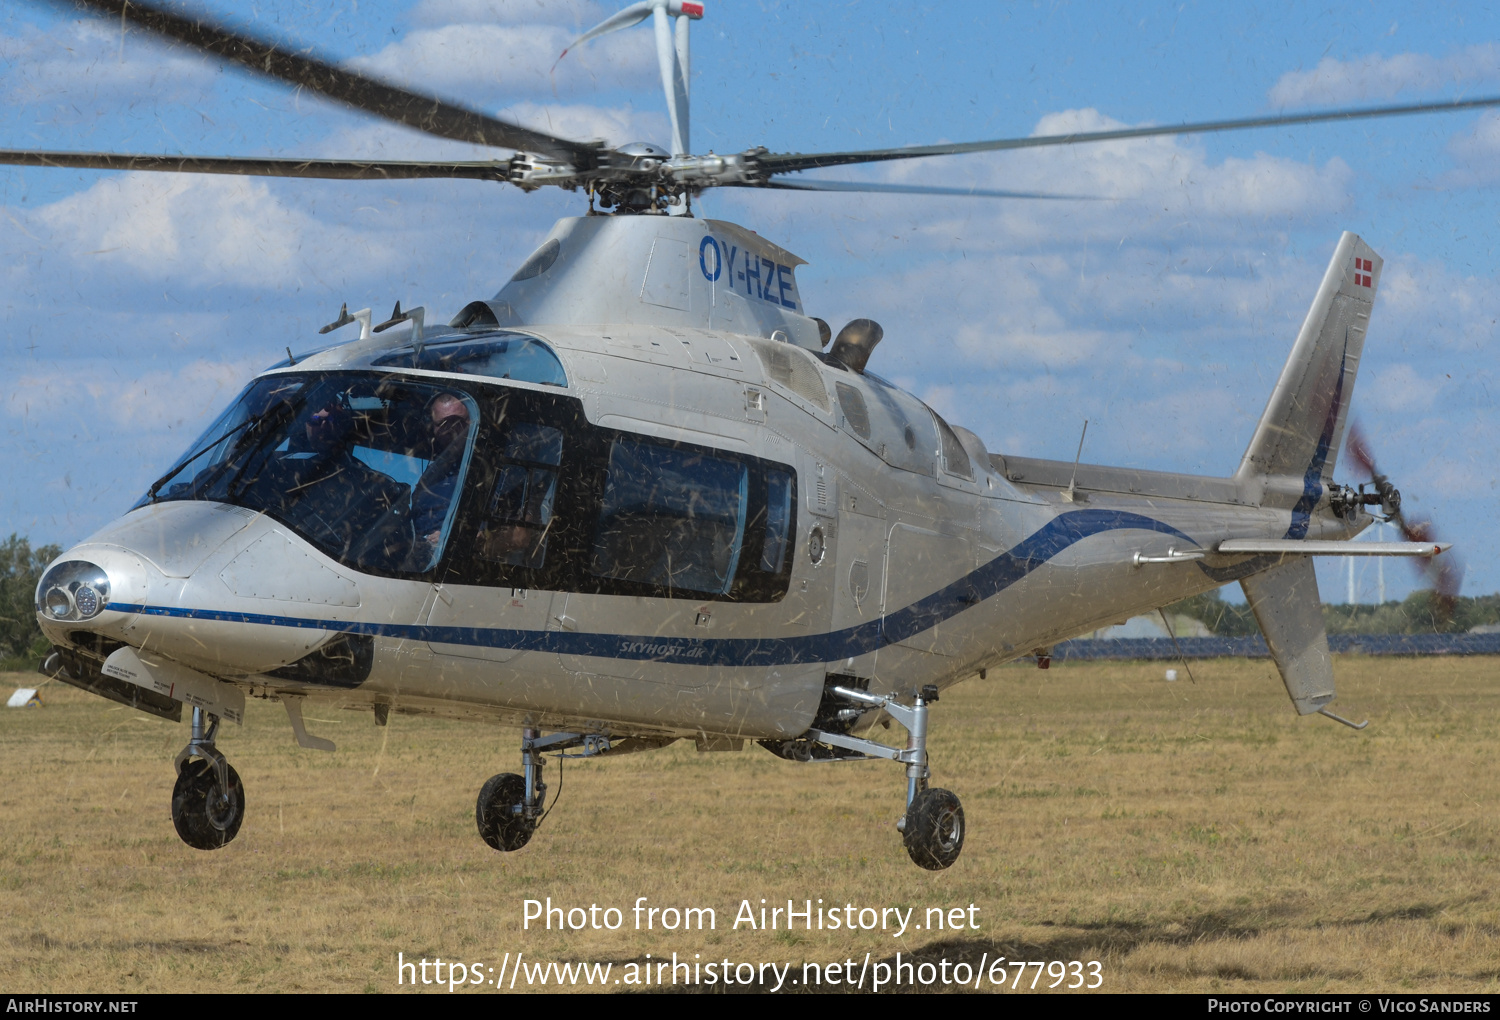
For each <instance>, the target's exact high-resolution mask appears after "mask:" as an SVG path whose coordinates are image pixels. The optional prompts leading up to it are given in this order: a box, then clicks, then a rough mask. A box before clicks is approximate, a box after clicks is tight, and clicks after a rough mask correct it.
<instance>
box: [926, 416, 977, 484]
mask: <svg viewBox="0 0 1500 1020" xmlns="http://www.w3.org/2000/svg"><path fill="white" fill-rule="evenodd" d="M932 417H933V419H934V420H935V421H936V422H937V427H938V435H939V436H940V437H942V442H943V470H944V471H946V472H948V473H949V474H950V475H958V476H959V477H960V478H973V477H974V465H973V464H971V463H970V462H969V451H967V450H965V449H964V444H963V443H962V442H961V441H960V440H959V438H958V435H957V434H956V433H955V432H954V431H953V429H952V428H951V427H950V426H949V425H948V423H947V422H945V421H943V419H942V416H941V415H939V414H937V413H934V414H933V416H932Z"/></svg>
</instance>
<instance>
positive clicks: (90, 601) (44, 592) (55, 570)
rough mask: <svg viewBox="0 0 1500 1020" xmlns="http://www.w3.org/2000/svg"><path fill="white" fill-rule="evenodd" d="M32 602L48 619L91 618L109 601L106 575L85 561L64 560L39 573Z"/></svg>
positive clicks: (71, 619) (100, 568) (75, 620)
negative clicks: (40, 577) (40, 574)
mask: <svg viewBox="0 0 1500 1020" xmlns="http://www.w3.org/2000/svg"><path fill="white" fill-rule="evenodd" d="M36 603H37V606H38V608H39V611H40V612H41V613H42V614H43V615H44V616H46V618H47V619H49V620H56V621H60V622H69V623H76V622H82V621H84V620H92V619H93V618H94V617H96V616H98V615H99V613H100V612H101V611H102V610H103V609H104V607H105V606H106V605H107V604H108V603H109V575H108V574H106V573H105V572H104V568H103V567H100V566H97V565H96V564H93V563H90V562H88V561H87V560H64V561H63V562H62V563H58V564H56V565H55V566H53V567H52V568H51V569H50V570H48V571H47V572H46V573H45V574H43V575H42V581H41V583H40V584H38V585H37V586H36Z"/></svg>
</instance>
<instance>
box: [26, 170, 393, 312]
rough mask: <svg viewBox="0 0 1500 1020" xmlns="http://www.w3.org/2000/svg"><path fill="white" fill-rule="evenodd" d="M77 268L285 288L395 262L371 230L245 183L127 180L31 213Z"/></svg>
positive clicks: (144, 176) (166, 177) (151, 177)
mask: <svg viewBox="0 0 1500 1020" xmlns="http://www.w3.org/2000/svg"><path fill="white" fill-rule="evenodd" d="M31 216H32V218H33V220H34V221H35V222H37V223H39V224H41V225H43V226H45V227H47V228H50V230H51V231H52V237H51V238H50V246H51V247H52V249H53V250H54V251H60V252H62V253H64V254H65V255H67V256H68V257H70V258H72V259H73V260H74V261H75V262H78V263H80V264H84V265H88V266H91V267H92V268H94V269H95V270H98V269H99V268H101V267H108V268H110V269H113V270H115V271H124V272H125V273H126V274H128V275H135V276H140V277H146V278H160V277H163V276H165V277H170V278H173V279H177V280H181V281H184V282H185V283H188V284H192V285H195V286H208V285H215V284H225V285H230V286H243V287H282V286H287V285H292V284H295V283H297V282H298V281H299V280H300V279H302V278H303V277H304V276H307V275H309V274H310V273H313V272H316V271H317V270H318V269H319V267H320V266H321V265H323V264H325V263H332V264H333V265H335V266H342V267H347V266H350V265H358V266H360V267H362V268H363V269H364V271H366V272H371V271H376V270H378V269H379V268H381V267H385V266H389V265H391V264H392V261H393V255H394V253H393V252H392V250H391V249H390V247H389V246H388V245H387V243H386V242H385V240H384V239H383V238H382V237H381V235H380V234H379V233H377V232H374V231H370V232H356V231H351V230H348V229H347V228H342V227H339V226H337V225H330V224H327V223H323V222H320V221H319V220H317V219H315V218H314V217H312V216H311V215H310V214H309V213H308V212H306V211H305V210H304V209H302V208H298V207H296V206H293V205H289V204H286V203H283V202H282V201H280V200H279V199H278V198H277V197H276V196H275V195H273V194H272V193H271V190H270V187H269V185H267V184H266V182H264V181H259V180H252V179H249V178H244V177H214V176H201V177H200V176H192V175H187V174H152V173H131V174H123V175H119V176H110V177H106V178H103V179H102V180H100V181H99V182H98V183H97V184H95V185H93V186H92V187H90V188H88V189H87V190H86V191H82V192H79V193H77V194H74V195H70V196H68V197H66V198H63V199H61V200H59V201H57V202H54V203H52V204H51V205H49V206H46V207H44V208H42V209H40V210H37V211H35V212H33V213H32V214H31Z"/></svg>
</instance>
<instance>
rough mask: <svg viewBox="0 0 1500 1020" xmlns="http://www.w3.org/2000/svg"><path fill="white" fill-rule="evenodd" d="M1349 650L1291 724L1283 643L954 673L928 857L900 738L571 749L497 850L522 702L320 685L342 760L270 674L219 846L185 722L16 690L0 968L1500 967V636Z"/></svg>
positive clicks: (198, 974) (1405, 986) (937, 751)
mask: <svg viewBox="0 0 1500 1020" xmlns="http://www.w3.org/2000/svg"><path fill="white" fill-rule="evenodd" d="M1337 668H1338V674H1339V683H1340V690H1341V692H1342V694H1341V697H1340V700H1339V702H1338V704H1337V706H1336V708H1338V709H1340V710H1341V711H1342V712H1343V713H1344V714H1347V715H1350V716H1353V717H1355V718H1364V717H1368V718H1370V719H1371V720H1372V725H1371V726H1370V728H1369V729H1367V730H1365V731H1364V732H1362V733H1355V732H1353V731H1351V730H1348V729H1346V728H1344V727H1341V726H1338V725H1337V724H1335V723H1333V722H1331V721H1329V720H1327V719H1322V718H1317V717H1313V718H1310V719H1298V718H1297V717H1296V716H1295V714H1294V712H1293V710H1292V708H1291V706H1290V704H1289V702H1288V701H1287V699H1286V696H1285V694H1284V693H1283V691H1282V689H1281V684H1280V682H1279V680H1276V679H1275V678H1274V673H1273V669H1272V667H1271V665H1270V664H1269V663H1266V662H1246V661H1216V662H1204V663H1201V664H1197V665H1195V667H1194V672H1195V673H1196V674H1197V681H1198V682H1197V684H1196V685H1194V684H1190V683H1188V682H1187V680H1186V677H1185V676H1184V677H1183V679H1182V680H1180V681H1179V682H1177V683H1166V682H1164V680H1163V673H1164V669H1165V665H1164V664H1130V663H1086V664H1066V663H1060V664H1058V665H1056V666H1054V667H1053V668H1052V669H1051V670H1049V671H1046V672H1042V671H1039V670H1036V669H1034V668H1022V667H1013V668H1007V669H1001V670H995V671H992V672H991V673H990V675H989V679H987V680H983V681H981V680H974V681H971V682H969V683H967V684H965V685H963V686H961V687H959V688H957V689H955V690H954V691H952V692H950V693H949V694H947V695H945V696H944V698H943V700H942V703H941V704H940V705H938V706H937V707H936V708H935V709H934V712H933V726H934V730H933V740H932V753H933V758H934V768H935V773H936V774H935V784H936V785H940V786H945V787H948V788H950V789H952V790H954V791H955V792H957V793H958V794H959V795H960V796H961V797H962V798H963V802H964V807H965V811H966V813H967V817H968V822H969V835H968V843H967V846H966V848H965V850H964V853H963V856H962V858H961V859H960V860H959V862H958V864H957V865H955V866H954V867H953V868H952V869H951V870H949V871H947V872H942V873H936V874H934V873H929V872H924V871H921V870H919V869H917V868H916V867H914V866H913V865H912V864H911V863H910V862H909V861H908V859H907V857H906V854H905V852H904V851H903V850H902V848H901V845H900V838H899V836H898V834H897V833H896V831H895V829H894V827H893V824H892V823H893V822H894V820H895V818H896V816H897V814H898V813H899V812H900V810H901V800H902V784H903V780H902V776H901V773H900V770H899V769H898V768H897V767H895V766H893V765H889V764H885V763H859V764H843V765H794V764H791V763H788V762H783V761H780V760H778V759H776V758H773V757H772V756H770V755H769V754H767V753H766V752H765V751H763V750H761V749H759V748H755V747H747V748H746V749H745V750H744V751H742V752H737V753H712V754H699V753H696V752H695V751H694V749H693V747H692V746H691V744H687V745H684V744H681V743H679V744H677V745H673V746H672V747H670V748H667V749H666V750H663V751H657V752H653V753H647V754H638V755H632V756H628V757H622V758H618V759H614V760H604V761H597V762H572V763H570V764H569V765H568V768H567V773H566V776H565V785H564V789H563V791H562V797H561V802H560V804H559V806H558V807H557V810H556V811H555V812H554V813H553V814H552V816H551V817H550V818H548V819H547V821H546V823H545V825H544V826H543V828H542V829H541V831H539V832H538V834H537V835H536V837H535V838H534V839H533V841H532V843H531V844H530V845H529V846H528V847H527V848H525V849H524V850H522V851H520V852H518V853H515V854H510V855H501V854H497V853H495V852H493V851H491V850H489V849H488V848H487V847H485V846H484V845H483V844H482V843H481V842H480V841H479V839H478V836H477V835H476V833H475V828H474V821H473V816H474V807H473V805H474V796H475V794H476V792H477V790H478V788H479V786H480V785H481V784H482V783H483V782H484V780H485V779H486V778H487V777H488V776H490V775H491V774H492V773H495V772H500V771H515V770H516V760H517V757H518V756H517V753H516V734H515V733H514V732H513V731H507V730H500V729H491V728H485V727H481V726H475V725H463V724H457V723H447V722H439V721H431V720H417V719H410V718H406V717H402V716H398V715H394V714H393V715H392V716H391V720H390V726H389V727H387V728H385V729H381V728H378V727H376V726H375V725H374V723H373V721H372V720H371V717H370V716H369V715H368V714H356V713H336V712H330V711H327V710H324V711H319V710H317V709H310V710H309V711H308V715H309V721H308V726H309V729H310V730H312V732H314V733H316V734H319V735H324V736H329V737H332V738H333V739H335V740H336V741H337V742H338V744H339V750H338V751H337V753H335V754H325V753H321V752H316V751H305V750H301V749H299V748H297V747H296V746H295V745H294V743H293V741H292V737H291V734H290V730H289V728H288V726H287V723H286V717H285V713H284V712H283V711H282V710H281V707H280V706H279V705H275V704H265V703H262V702H252V704H251V705H250V708H249V711H248V714H247V723H246V725H245V727H244V728H243V729H239V728H236V727H233V726H229V727H226V732H225V734H224V735H223V739H222V740H221V742H220V747H221V748H222V749H223V750H224V751H225V752H226V754H227V755H228V756H229V759H230V761H231V762H232V763H233V764H234V765H235V767H236V768H237V769H238V771H239V773H240V775H241V776H242V777H243V779H244V782H245V785H246V791H247V800H248V809H249V812H248V817H247V820H246V822H245V825H244V828H243V830H242V831H241V833H240V836H239V838H238V840H237V841H236V842H234V843H233V844H231V845H230V846H229V847H228V848H226V849H224V850H222V851H218V852H214V853H204V852H200V851H195V850H191V849H188V848H187V847H186V846H184V845H183V844H182V843H180V842H179V841H178V839H177V836H176V834H175V833H174V831H173V828H172V823H171V820H170V817H169V813H168V801H169V796H170V790H171V786H172V779H173V774H172V769H171V759H172V756H173V755H174V754H175V753H176V751H177V750H178V748H179V747H180V746H181V745H182V743H183V742H184V740H185V733H186V727H185V726H174V725H171V724H168V723H164V722H160V721H158V720H155V719H151V718H148V717H146V716H143V715H139V714H137V713H134V712H131V711H130V710H128V709H124V708H117V707H115V706H114V705H112V704H110V703H108V702H105V701H102V700H100V699H97V698H94V697H92V696H90V695H86V694H83V693H81V692H77V691H74V690H72V689H70V688H63V687H60V686H59V685H56V684H52V685H49V686H47V687H45V688H44V689H43V698H44V700H45V702H46V705H45V707H42V708H31V709H14V710H4V711H0V917H3V918H4V919H5V924H4V929H3V931H0V975H3V982H4V985H5V987H6V989H7V990H11V991H28V992H30V991H85V990H90V991H123V992H132V991H223V990H227V989H243V990H256V991H275V990H341V991H361V990H370V991H394V990H398V987H397V972H396V959H397V953H398V952H399V953H402V954H404V959H406V960H411V959H413V958H423V957H425V958H428V959H432V958H435V957H442V958H443V959H444V960H445V961H450V960H460V961H466V962H472V963H478V964H482V965H483V966H484V967H496V968H499V967H500V966H501V963H502V960H503V959H508V958H507V957H506V954H507V953H509V954H512V957H513V956H514V954H516V953H517V952H522V953H524V954H525V955H526V959H527V960H528V961H532V960H534V961H549V960H607V961H614V962H615V965H616V968H619V967H621V966H623V965H624V963H625V962H627V961H641V960H643V959H644V956H645V954H647V953H650V954H651V955H652V957H653V959H660V957H661V956H662V955H663V954H665V955H667V956H668V957H670V955H671V954H672V953H673V952H676V953H677V954H678V955H679V958H692V957H693V956H694V954H699V955H700V956H701V958H702V960H704V961H707V960H710V959H712V960H719V959H722V958H727V959H729V960H730V961H731V962H732V963H738V962H751V963H755V962H760V961H773V960H774V961H781V962H783V963H785V962H788V961H796V962H798V963H799V964H800V963H801V962H802V961H812V962H818V963H826V962H830V961H834V960H839V961H842V960H845V959H846V958H852V959H853V960H854V961H855V962H856V964H858V963H859V962H860V961H861V960H863V959H864V957H865V954H866V953H869V954H871V959H872V960H880V959H885V958H889V957H892V956H893V955H894V954H895V953H896V952H897V951H900V952H902V953H903V954H905V955H904V958H907V959H910V954H913V953H916V954H917V956H918V959H919V960H937V959H939V958H940V957H943V958H946V959H948V960H949V961H954V962H956V961H960V960H962V961H968V962H969V963H970V965H971V966H973V965H974V964H977V963H978V962H979V961H980V959H981V957H984V958H987V959H990V960H993V959H994V958H995V957H996V956H997V955H999V956H1004V957H1006V958H1007V959H1009V960H1017V959H1021V960H1027V961H1032V960H1035V961H1054V960H1058V961H1072V960H1079V961H1091V960H1098V961H1099V962H1100V964H1101V967H1100V973H1101V974H1102V976H1103V988H1104V990H1106V991H1110V990H1112V991H1198V992H1202V991H1210V990H1222V991H1292V990H1296V991H1308V992H1328V991H1361V992H1371V991H1378V990H1386V991H1419V990H1426V991H1449V992H1457V991H1465V992H1467V991H1489V992H1495V991H1497V990H1500V899H1497V895H1496V892H1495V887H1496V870H1497V863H1500V778H1497V774H1496V766H1497V761H1500V660H1494V659H1426V660H1402V659H1342V660H1340V661H1339V662H1338V664H1337ZM1179 670H1180V667H1179ZM33 679H34V678H33V677H29V676H26V675H0V685H3V689H4V691H5V693H7V694H8V693H9V691H10V689H12V688H13V687H14V686H18V685H21V684H27V685H29V684H30V683H32V682H33ZM547 772H548V781H549V783H551V784H552V790H553V791H554V792H555V791H556V789H557V786H556V769H555V766H553V765H551V764H550V763H549V765H548V769H547ZM549 896H550V897H551V898H552V901H553V903H554V905H562V906H569V907H571V906H582V907H588V906H589V905H590V904H598V905H599V906H600V907H606V906H614V907H618V908H620V909H622V910H623V911H624V925H623V926H622V927H621V928H620V930H618V931H614V932H611V931H603V930H600V931H594V930H587V929H586V930H583V931H566V932H558V931H556V930H554V931H552V932H547V931H545V930H541V931H539V930H535V928H533V929H532V930H525V931H523V930H522V901H523V900H525V899H527V898H536V899H545V898H546V897H549ZM641 896H645V897H648V898H649V900H648V903H649V905H652V906H659V907H668V906H675V907H679V908H681V907H688V906H695V907H713V908H715V910H716V912H717V926H716V928H715V930H713V931H703V932H698V931H692V932H683V931H678V932H675V933H674V932H664V931H661V930H654V931H649V932H647V931H636V930H634V926H633V923H632V921H631V916H632V915H631V912H630V907H631V905H632V904H633V903H634V902H635V901H636V898H637V897H641ZM761 898H765V899H766V900H767V901H768V904H776V903H777V902H778V901H781V902H784V901H785V900H787V899H788V898H791V899H793V900H795V901H797V902H798V904H800V903H801V902H802V901H803V900H806V899H812V900H814V901H816V900H817V899H819V898H822V899H823V900H824V901H825V905H829V906H831V905H834V904H837V905H839V906H840V907H842V906H843V905H844V904H846V903H848V904H853V905H854V906H855V907H856V908H859V907H863V906H871V907H900V908H902V909H905V908H907V907H915V908H916V911H915V913H914V914H913V915H912V920H913V922H914V923H920V919H922V918H923V917H925V916H926V915H925V911H926V909H927V908H928V907H945V908H949V907H964V908H967V907H968V905H969V904H971V903H972V904H974V905H975V906H977V908H978V912H977V914H976V915H975V916H976V917H977V921H978V924H979V928H978V930H973V929H966V930H964V931H961V932H955V931H936V930H921V931H915V930H909V931H908V932H907V933H906V934H905V935H904V936H902V937H900V938H897V937H894V936H893V935H892V933H891V932H889V931H887V932H885V933H881V932H878V931H875V932H866V931H857V932H854V933H850V932H847V931H843V930H840V931H827V930H824V931H817V930H814V931H811V932H808V931H802V930H800V922H799V930H797V931H792V932H788V931H786V930H784V928H783V929H781V930H777V931H775V932H771V931H761V930H750V929H748V928H746V927H745V926H744V925H741V926H740V928H739V929H738V930H733V929H731V924H732V922H733V919H734V916H735V913H736V909H737V907H738V906H739V904H740V901H741V900H742V899H748V900H750V901H751V904H752V906H753V907H754V908H755V909H756V910H757V911H758V909H759V901H760V900H761ZM757 920H758V915H757ZM475 973H478V972H475ZM613 973H615V974H617V975H618V974H619V973H621V971H619V970H618V969H616V970H615V971H614V972H613ZM800 973H801V971H800V967H799V968H798V969H795V970H794V971H793V975H794V976H796V975H800ZM1011 973H1012V976H1013V975H1014V971H1012V972H1011ZM1033 973H1034V970H1033V971H1028V972H1026V974H1025V980H1024V981H1023V982H1022V984H1021V987H1022V988H1023V989H1025V988H1027V987H1028V986H1029V984H1030V982H1031V980H1032V975H1033ZM450 976H451V973H450ZM1051 980H1052V978H1051V977H1048V976H1045V975H1044V976H1043V977H1042V979H1041V980H1040V981H1039V983H1038V985H1037V988H1038V989H1039V990H1040V989H1041V988H1044V987H1045V986H1046V985H1047V984H1048V983H1050V982H1051ZM1072 980H1073V979H1072V977H1071V976H1070V977H1069V978H1068V981H1069V982H1071V981H1072ZM1091 980H1092V979H1091ZM524 984H525V981H524V979H523V980H522V981H521V982H518V985H517V987H516V991H520V990H521V987H522V986H524ZM403 987H409V985H408V986H403ZM624 987H625V986H613V987H612V988H611V990H617V989H618V990H623V989H624ZM799 987H800V986H799ZM424 990H426V991H428V992H433V991H439V992H442V993H443V994H446V992H445V991H444V990H443V989H442V988H438V987H436V986H428V987H426V988H425V989H424ZM471 993H472V994H479V993H480V990H479V989H473V990H472V992H471ZM1006 994H1020V993H1019V992H1012V991H1007V992H1006Z"/></svg>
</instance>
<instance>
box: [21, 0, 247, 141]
mask: <svg viewBox="0 0 1500 1020" xmlns="http://www.w3.org/2000/svg"><path fill="white" fill-rule="evenodd" d="M221 73H222V70H221V68H219V67H218V65H217V64H216V63H214V62H213V61H212V60H210V59H209V58H207V57H203V56H200V55H198V54H195V53H192V52H190V51H188V50H186V49H184V48H183V47H180V46H174V45H171V44H169V43H166V42H164V41H162V40H161V39H160V38H158V37H156V36H153V35H150V34H148V33H144V32H140V31H131V32H128V33H126V34H125V35H124V37H123V41H122V36H121V34H120V29H119V23H118V21H114V22H109V21H106V20H103V19H99V18H83V19H80V20H78V21H66V22H63V23H61V24H59V25H57V26H56V27H55V28H53V29H52V30H50V31H47V32H42V31H39V30H36V29H34V28H29V27H27V28H24V29H23V30H22V32H21V33H20V34H18V35H10V36H0V96H3V97H4V100H5V102H6V103H7V104H8V105H12V106H16V105H22V104H27V103H36V102H46V103H48V104H50V105H51V106H53V107H54V108H55V109H56V110H57V112H58V115H59V116H62V117H65V118H66V117H67V114H68V113H69V112H74V113H76V112H77V109H78V108H82V109H84V110H86V111H89V112H92V111H93V110H94V109H95V108H97V107H98V106H100V105H101V104H105V105H110V106H115V105H124V104H126V103H130V102H139V99H140V97H141V96H146V95H149V96H151V97H152V98H153V99H154V100H155V101H156V102H189V101H201V99H202V98H203V96H204V95H205V93H206V91H207V89H208V88H209V86H210V85H211V84H212V82H213V81H214V80H215V79H216V78H217V77H218V75H219V74H221ZM86 115H87V114H85V116H86Z"/></svg>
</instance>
